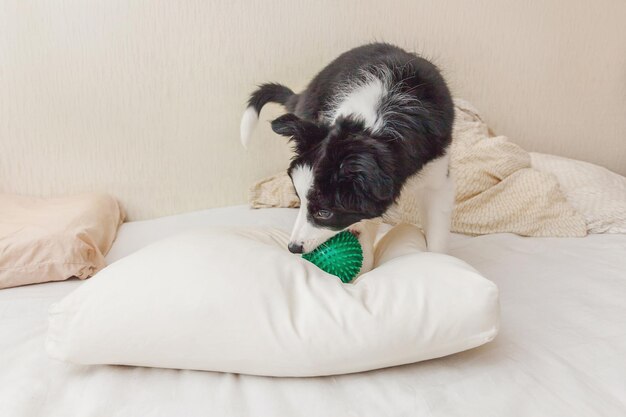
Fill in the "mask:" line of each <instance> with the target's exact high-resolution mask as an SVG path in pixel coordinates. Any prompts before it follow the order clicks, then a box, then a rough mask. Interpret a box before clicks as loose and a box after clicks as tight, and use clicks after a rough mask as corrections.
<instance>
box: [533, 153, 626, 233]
mask: <svg viewBox="0 0 626 417" xmlns="http://www.w3.org/2000/svg"><path fill="white" fill-rule="evenodd" d="M530 156H531V160H532V165H533V168H535V169H538V170H539V171H542V172H546V173H549V174H553V175H554V176H555V177H556V178H557V179H558V181H559V185H560V186H561V189H562V190H563V192H564V193H565V196H566V197H567V201H569V202H570V204H571V205H572V206H573V207H575V208H576V210H578V212H580V214H582V215H583V217H584V218H585V220H586V222H587V231H588V232H589V233H626V177H623V176H621V175H619V174H616V173H615V172H611V171H609V170H608V169H606V168H604V167H601V166H598V165H595V164H591V163H589V162H583V161H577V160H575V159H568V158H563V157H560V156H555V155H547V154H542V153H533V152H531V154H530Z"/></svg>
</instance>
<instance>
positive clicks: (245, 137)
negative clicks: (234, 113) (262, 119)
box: [239, 106, 259, 149]
mask: <svg viewBox="0 0 626 417" xmlns="http://www.w3.org/2000/svg"><path fill="white" fill-rule="evenodd" d="M258 121H259V115H258V113H257V112H256V110H255V109H254V107H252V106H250V107H248V108H247V109H246V111H245V112H243V116H242V117H241V125H240V126H239V134H240V138H241V144H242V145H243V147H244V148H246V149H248V144H249V143H250V138H251V137H252V132H253V131H254V128H255V127H256V125H257V123H258Z"/></svg>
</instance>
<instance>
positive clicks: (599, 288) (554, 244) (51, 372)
mask: <svg viewBox="0 0 626 417" xmlns="http://www.w3.org/2000/svg"><path fill="white" fill-rule="evenodd" d="M295 215H296V211H295V210H292V209H265V210H250V209H248V208H246V207H243V206H240V207H230V208H223V209H212V210H206V211H202V212H196V213H190V214H185V215H179V216H172V217H166V218H161V219H156V220H149V221H142V222H133V223H127V224H124V225H123V226H122V228H121V229H120V233H119V236H118V239H117V241H116V243H115V244H114V246H113V248H112V250H111V252H110V253H109V255H108V257H107V261H108V262H113V261H115V260H116V259H119V258H121V257H123V256H126V255H128V254H130V253H132V252H133V251H136V250H137V249H139V248H141V247H143V246H145V245H147V244H149V243H151V242H153V241H155V240H158V239H160V238H163V237H166V236H169V235H172V234H174V233H178V232H181V231H184V230H189V229H194V228H199V227H202V226H205V225H218V224H219V225H268V226H276V227H279V228H284V229H289V227H290V225H291V224H292V222H293V221H294V219H295ZM451 253H452V254H453V255H455V256H457V257H459V258H461V259H463V260H465V261H466V262H468V263H470V264H471V265H473V266H474V267H475V268H476V269H478V270H479V271H481V272H482V273H483V274H484V275H485V276H486V277H487V278H489V279H491V280H492V281H494V282H495V283H496V284H497V285H498V287H499V289H500V300H501V301H500V302H501V309H502V323H501V331H500V334H499V335H498V337H497V338H496V339H495V340H494V341H493V342H491V343H489V344H487V345H484V346H482V347H479V348H476V349H473V350H470V351H467V352H462V353H459V354H456V355H452V356H448V357H445V358H440V359H435V360H431V361H426V362H421V363H417V364H413V365H405V366H400V367H395V368H388V369H383V370H378V371H372V372H366V373H360V374H353V375H345V376H334V377H319V378H298V379H296V378H267V377H254V376H246V375H234V374H222V373H213V372H200V371H177V370H166V369H151V368H138V367H123V366H77V365H70V364H66V363H62V362H57V361H55V360H52V359H49V358H47V356H46V355H45V352H44V349H43V342H44V336H45V332H46V314H47V310H48V308H49V306H50V305H51V304H52V303H54V302H55V301H57V300H59V299H61V298H62V297H63V296H65V295H66V294H68V293H69V292H71V291H72V290H74V289H75V288H77V287H78V286H80V285H81V284H82V282H81V281H78V280H70V281H65V282H53V283H46V284H37V285H31V286H26V287H18V288H11V289H5V290H2V291H0V416H3V417H13V416H20V417H21V416H26V417H29V416H47V417H55V416H63V417H66V416H81V417H82V416H107V417H112V416H327V417H328V416H359V417H362V416H446V417H451V416H481V417H486V416H498V417H500V416H567V417H572V416H586V417H590V416H623V415H626V235H591V236H588V237H585V238H570V239H557V238H554V239H553V238H523V237H519V236H515V235H511V234H496V235H488V236H480V237H467V236H461V235H454V236H453V239H452V242H451Z"/></svg>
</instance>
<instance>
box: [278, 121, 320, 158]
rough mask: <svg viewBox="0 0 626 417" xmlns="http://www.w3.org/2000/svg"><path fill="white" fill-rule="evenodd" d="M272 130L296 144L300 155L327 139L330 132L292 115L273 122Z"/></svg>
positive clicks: (296, 149)
mask: <svg viewBox="0 0 626 417" xmlns="http://www.w3.org/2000/svg"><path fill="white" fill-rule="evenodd" d="M272 130H273V131H274V132H276V133H278V134H279V135H282V136H287V137H289V138H290V140H292V141H293V142H294V144H295V151H296V152H297V153H298V154H302V153H304V152H306V151H307V150H308V149H309V148H310V147H311V146H312V145H314V144H316V143H318V142H319V141H321V140H322V139H324V138H325V137H326V134H327V133H328V130H327V129H326V128H325V127H324V126H318V125H316V124H315V123H313V122H309V121H307V120H302V119H300V118H299V117H298V116H296V115H295V114H292V113H287V114H284V115H282V116H280V117H279V118H277V119H275V120H273V121H272Z"/></svg>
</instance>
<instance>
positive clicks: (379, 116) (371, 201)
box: [241, 43, 454, 253]
mask: <svg viewBox="0 0 626 417" xmlns="http://www.w3.org/2000/svg"><path fill="white" fill-rule="evenodd" d="M268 102H273V103H280V104H282V105H283V106H284V107H285V108H286V109H287V111H289V113H287V114H285V115H283V116H281V117H279V118H277V119H276V120H274V121H272V129H273V130H274V132H276V133H278V134H280V135H283V136H287V137H289V138H291V140H292V141H293V144H294V145H295V146H294V148H295V157H294V158H293V160H292V162H291V165H290V166H289V170H288V173H289V176H290V177H291V180H292V182H293V185H294V187H295V189H296V192H297V193H298V196H299V198H300V202H301V208H300V212H299V214H298V218H297V220H296V224H295V226H294V228H293V232H292V234H291V241H290V243H289V250H290V251H291V252H294V253H300V252H308V251H310V250H313V249H314V248H315V247H316V246H318V245H319V244H320V243H322V242H324V241H325V240H327V239H328V238H330V237H331V236H333V235H334V234H336V233H338V232H339V231H341V230H345V229H347V228H349V229H350V230H352V231H354V232H355V233H357V235H358V234H360V233H361V232H362V231H361V230H359V228H360V226H359V222H361V221H362V220H365V219H373V218H377V217H380V216H382V215H383V214H384V213H385V212H386V211H387V210H388V209H389V208H390V207H392V205H393V204H394V203H395V202H396V200H397V199H398V197H399V195H400V193H401V191H402V188H403V185H404V184H405V183H406V181H407V180H408V179H409V178H410V177H413V176H415V175H417V176H419V177H418V181H419V184H420V186H419V187H417V188H419V191H413V190H412V191H411V192H418V193H419V196H418V198H419V200H418V201H420V202H421V219H422V226H423V229H424V232H425V235H426V241H427V244H428V248H429V250H431V251H437V252H442V251H445V249H446V243H447V240H448V234H449V231H450V215H451V211H452V204H453V199H454V187H453V183H452V181H451V179H450V177H449V170H448V165H449V156H448V154H447V152H448V148H449V146H450V142H451V134H452V123H453V120H454V107H453V103H452V98H451V96H450V91H449V90H448V87H447V86H446V83H445V81H444V79H443V77H442V76H441V74H440V73H439V71H438V70H437V68H436V67H435V66H434V65H433V64H432V63H430V62H429V61H427V60H425V59H423V58H420V57H419V56H416V55H414V54H411V53H408V52H406V51H404V50H402V49H400V48H398V47H395V46H392V45H389V44H384V43H375V44H369V45H364V46H361V47H358V48H355V49H352V50H350V51H348V52H345V53H344V54H342V55H340V56H339V57H338V58H337V59H335V60H334V61H333V62H331V63H330V64H329V65H328V66H327V67H326V68H324V69H323V70H322V71H321V72H320V73H319V74H318V75H317V76H316V77H315V78H314V79H313V80H312V81H311V83H310V84H309V86H308V87H307V88H306V90H305V91H303V92H302V93H300V94H295V93H294V92H293V91H291V90H290V89H289V88H287V87H285V86H283V85H280V84H263V85H261V86H260V87H259V89H258V90H256V91H255V92H254V93H253V94H252V96H251V97H250V100H249V103H248V104H249V107H248V108H247V109H246V111H245V113H244V114H243V118H242V120H241V140H242V143H243V145H244V146H247V145H248V143H249V140H250V136H251V133H252V130H253V128H254V126H255V125H256V123H257V121H258V118H259V113H260V111H261V109H262V108H263V106H264V105H265V104H266V103H268ZM368 238H369V239H373V236H372V235H371V234H370V235H369V236H368Z"/></svg>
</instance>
